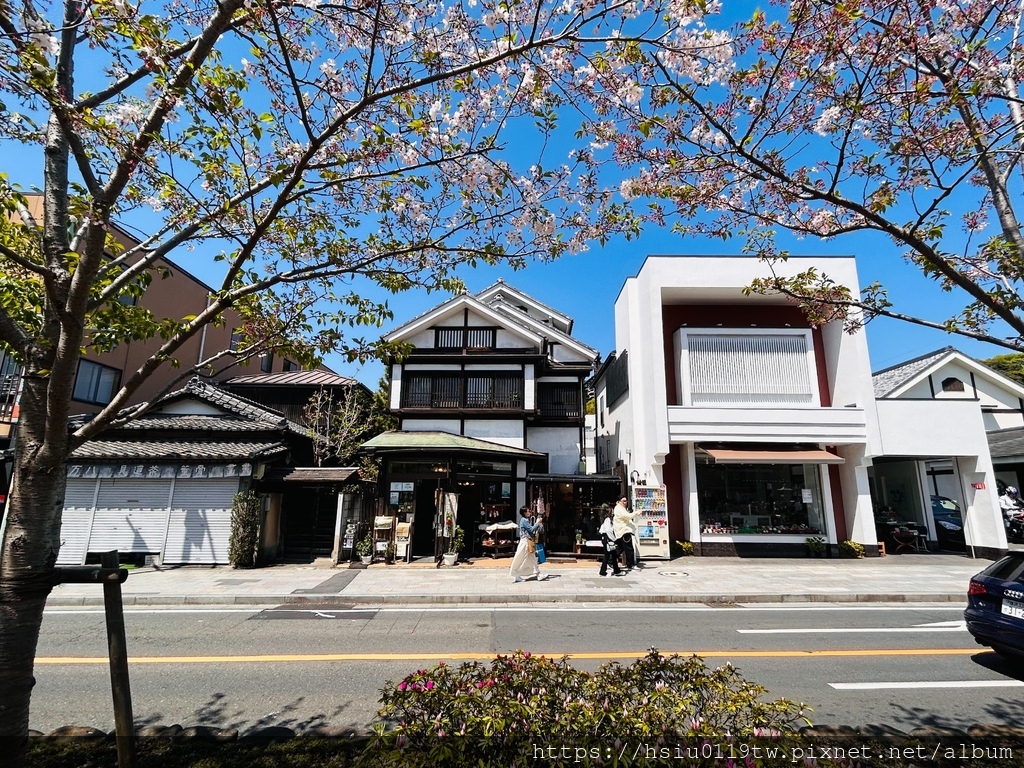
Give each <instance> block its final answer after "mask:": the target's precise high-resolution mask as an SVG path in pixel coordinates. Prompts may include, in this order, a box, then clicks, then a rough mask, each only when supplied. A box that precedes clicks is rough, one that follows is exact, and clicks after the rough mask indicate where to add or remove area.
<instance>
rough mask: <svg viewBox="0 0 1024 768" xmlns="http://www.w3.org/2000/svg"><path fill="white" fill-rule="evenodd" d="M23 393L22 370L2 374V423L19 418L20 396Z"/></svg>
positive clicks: (8, 422)
mask: <svg viewBox="0 0 1024 768" xmlns="http://www.w3.org/2000/svg"><path fill="white" fill-rule="evenodd" d="M20 394H21V371H20V370H19V371H17V372H16V373H3V374H0V423H6V424H10V423H11V422H14V421H16V420H17V416H18V397H19V395H20Z"/></svg>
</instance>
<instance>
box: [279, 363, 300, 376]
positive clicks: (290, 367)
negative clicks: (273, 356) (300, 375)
mask: <svg viewBox="0 0 1024 768" xmlns="http://www.w3.org/2000/svg"><path fill="white" fill-rule="evenodd" d="M281 370H282V371H284V372H285V373H288V372H289V371H297V370H299V364H298V363H293V362H292V361H291V360H285V361H284V362H283V363H281Z"/></svg>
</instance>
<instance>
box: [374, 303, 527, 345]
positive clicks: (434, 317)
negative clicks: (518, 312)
mask: <svg viewBox="0 0 1024 768" xmlns="http://www.w3.org/2000/svg"><path fill="white" fill-rule="evenodd" d="M467 307H468V308H470V309H472V310H473V311H474V312H477V313H478V314H480V315H483V316H484V317H486V318H488V319H489V320H490V321H491V322H493V323H494V324H495V325H500V326H503V327H506V328H507V327H508V317H507V315H505V314H504V313H502V312H498V311H497V310H496V309H495V308H493V307H491V306H490V305H488V304H484V303H483V302H482V301H480V300H479V299H477V298H476V297H475V296H470V295H469V294H468V293H464V294H462V295H461V296H453V297H452V298H451V299H449V300H448V301H446V302H444V303H443V304H438V305H437V306H436V307H434V308H433V309H431V310H428V311H427V312H424V313H423V314H421V315H419V316H417V317H414V318H413V319H412V320H410V321H409V322H407V323H406V324H405V325H401V326H399V327H398V328H396V329H395V330H393V331H392V332H391V333H389V334H387V335H386V336H385V337H384V340H385V341H401V340H402V339H404V338H406V337H408V336H411V335H412V334H414V333H417V332H418V331H421V330H423V329H425V328H429V327H430V326H431V325H432V324H433V323H436V322H437V321H438V320H440V319H442V318H444V317H446V316H448V315H451V314H454V313H456V312H458V311H460V310H462V309H464V308H467ZM514 330H515V332H516V333H519V334H520V335H522V336H523V337H524V338H526V339H528V340H529V341H531V342H532V343H534V344H536V345H537V346H538V347H539V346H540V345H541V344H543V342H544V337H543V336H542V335H540V334H538V333H536V332H535V331H532V330H530V329H529V328H528V327H527V326H524V325H523V324H522V323H516V327H515V329H514Z"/></svg>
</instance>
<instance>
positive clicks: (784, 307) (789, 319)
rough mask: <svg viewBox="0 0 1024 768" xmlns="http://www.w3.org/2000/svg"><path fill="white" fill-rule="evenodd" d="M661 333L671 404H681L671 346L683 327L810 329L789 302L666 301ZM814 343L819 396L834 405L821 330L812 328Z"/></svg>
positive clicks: (800, 314) (668, 396)
mask: <svg viewBox="0 0 1024 768" xmlns="http://www.w3.org/2000/svg"><path fill="white" fill-rule="evenodd" d="M661 318H662V325H661V332H662V340H663V343H664V348H665V361H666V365H665V388H666V390H665V391H666V395H667V398H668V404H669V405H679V402H678V398H677V397H676V385H677V382H676V360H675V354H674V351H673V349H672V336H673V334H674V333H675V332H676V331H677V330H679V328H680V326H682V325H684V324H685V325H688V326H690V327H693V328H714V327H715V326H719V325H720V326H721V327H723V328H750V327H755V328H783V327H785V326H786V325H787V324H788V325H789V326H790V327H791V328H808V327H809V324H808V322H807V318H806V317H804V313H803V312H801V311H800V308H799V307H794V306H791V305H788V304H778V305H768V306H766V305H755V304H667V305H663V306H662V308H661ZM811 339H812V342H813V344H814V359H815V362H816V364H817V368H818V370H817V372H816V373H817V376H818V397H819V399H820V401H821V405H822V406H823V407H825V408H828V407H829V406H831V405H832V396H831V390H830V387H829V385H828V371H827V370H826V368H825V354H824V346H823V344H822V339H821V331H820V330H819V329H817V328H815V329H813V330H812V331H811Z"/></svg>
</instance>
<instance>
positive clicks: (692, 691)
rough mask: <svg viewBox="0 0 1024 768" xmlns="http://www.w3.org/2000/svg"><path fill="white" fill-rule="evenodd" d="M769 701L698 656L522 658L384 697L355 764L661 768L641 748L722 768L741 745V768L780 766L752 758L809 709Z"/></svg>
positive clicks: (404, 685)
mask: <svg viewBox="0 0 1024 768" xmlns="http://www.w3.org/2000/svg"><path fill="white" fill-rule="evenodd" d="M765 693H767V691H766V690H765V689H764V688H763V687H761V686H759V685H756V684H754V683H750V682H747V681H746V680H744V679H743V678H742V677H741V676H740V675H739V673H738V671H737V670H736V669H735V668H734V667H733V666H732V665H730V664H726V665H724V666H722V667H718V668H716V669H709V668H708V667H707V666H706V665H705V664H704V662H703V660H702V659H700V658H698V657H696V656H692V657H689V658H684V657H680V656H677V655H673V656H662V655H660V654H659V653H658V652H657V651H654V650H652V651H651V652H650V653H649V654H648V655H647V656H644V657H643V658H641V659H638V660H637V661H635V662H634V663H632V664H630V665H629V666H625V667H624V666H622V665H620V664H618V663H615V662H611V663H607V664H604V665H602V666H601V668H600V669H599V670H598V671H597V672H596V673H593V674H591V673H589V672H584V671H580V670H576V669H574V668H572V667H571V666H570V665H569V661H568V658H567V657H563V658H561V659H551V658H546V657H543V656H539V657H538V656H531V655H530V654H529V653H528V652H525V651H516V652H515V653H513V654H511V655H509V656H498V657H496V658H495V659H494V660H493V661H491V662H489V663H487V664H482V663H479V662H467V663H464V664H461V665H459V666H449V665H446V664H444V663H441V664H439V665H438V666H436V667H433V668H431V669H421V670H419V671H418V672H416V673H414V674H412V675H409V676H408V677H406V678H405V679H404V680H402V681H400V682H399V683H398V684H397V685H393V684H389V685H388V687H387V688H385V689H384V690H383V691H382V693H381V704H382V707H381V709H380V711H379V712H378V717H379V719H380V720H381V721H382V722H381V723H379V724H378V725H377V726H376V727H375V731H374V736H373V738H372V739H371V741H370V743H369V744H368V745H367V749H366V750H365V752H364V753H363V755H362V756H361V758H360V761H359V764H360V765H362V766H395V765H401V766H449V765H450V766H464V765H466V766H468V765H474V766H502V768H509V767H510V766H526V765H534V764H536V762H535V761H537V760H540V761H541V762H542V763H543V764H544V765H621V766H628V765H652V764H655V763H652V762H651V756H652V755H651V753H650V751H648V752H646V754H644V753H642V752H641V753H640V754H635V750H636V749H637V748H640V747H641V745H644V747H643V748H644V749H647V750H651V749H663V750H670V751H671V752H672V754H673V755H677V754H683V755H690V756H692V757H693V759H692V760H690V761H686V760H683V761H682V762H680V761H679V760H678V759H672V760H671V762H672V763H673V764H677V765H678V764H681V765H691V764H700V763H701V762H702V760H701V758H706V757H709V755H705V754H703V752H702V750H703V751H707V750H708V749H719V750H723V759H722V761H721V764H722V765H723V766H725V765H726V763H727V762H728V760H727V759H726V758H727V757H728V754H727V753H728V749H729V745H735V747H736V752H735V759H734V760H733V761H732V763H733V765H735V766H745V767H747V768H750V767H752V766H763V765H775V764H778V765H782V764H785V763H786V762H787V761H786V760H785V759H783V758H782V753H781V752H780V753H779V758H778V760H777V761H773V760H768V759H766V758H764V757H763V756H762V757H760V758H753V757H752V753H751V751H750V750H751V747H752V746H755V745H763V746H774V747H775V748H776V749H779V750H781V749H782V748H784V745H785V744H786V743H788V742H791V741H792V740H793V738H794V736H795V734H796V731H797V729H798V728H799V727H800V726H801V725H803V724H806V723H808V721H807V719H806V717H805V709H804V708H803V707H802V706H800V705H798V704H795V703H793V702H790V701H786V700H785V699H779V700H775V701H766V700H762V698H761V697H762V696H763V695H764V694H765ZM680 750H684V751H680ZM685 750H693V751H691V752H686V751H685ZM741 750H742V751H743V754H741V753H740V751H741ZM666 755H668V753H667V752H666V753H664V754H663V755H662V756H663V757H664V756H666ZM704 762H706V761H704Z"/></svg>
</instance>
